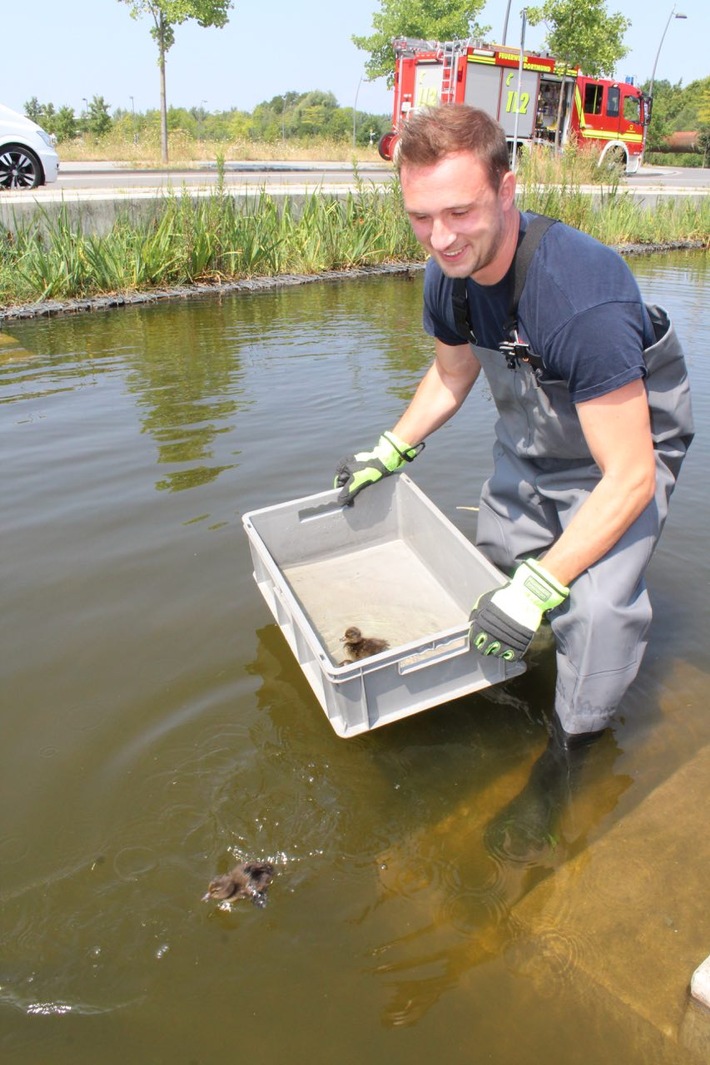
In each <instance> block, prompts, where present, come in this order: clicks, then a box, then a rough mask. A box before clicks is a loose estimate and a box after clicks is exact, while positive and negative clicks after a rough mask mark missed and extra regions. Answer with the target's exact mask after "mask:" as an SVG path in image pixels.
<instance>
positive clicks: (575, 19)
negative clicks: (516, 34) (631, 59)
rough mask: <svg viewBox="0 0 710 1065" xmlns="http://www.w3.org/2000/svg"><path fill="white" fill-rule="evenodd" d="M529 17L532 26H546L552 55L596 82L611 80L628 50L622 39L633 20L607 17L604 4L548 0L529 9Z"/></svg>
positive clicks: (600, 1) (594, 0) (591, 0)
mask: <svg viewBox="0 0 710 1065" xmlns="http://www.w3.org/2000/svg"><path fill="white" fill-rule="evenodd" d="M527 17H528V22H529V23H530V25H531V26H537V25H538V24H539V23H540V22H544V23H545V26H546V27H547V36H546V37H545V46H546V47H547V48H548V49H549V51H550V53H551V54H552V55H554V56H555V57H556V58H557V59H562V60H564V61H565V62H566V63H569V64H570V65H572V66H578V67H581V68H582V71H583V72H584V73H585V74H589V76H590V77H593V78H602V77H611V76H612V75H613V73H614V67H615V66H616V64H617V63H618V62H619V60H620V59H623V58H624V56H625V55H626V54H627V52H628V50H629V49H628V48H627V47H626V46H625V44H624V40H623V38H624V34H625V33H626V31H627V30H628V28H629V26H630V25H631V22H630V20H629V19H627V18H624V16H623V15H621V14H619V12H617V13H616V14H615V15H609V14H607V11H606V5H605V3H604V0H545V3H544V4H543V5H542V6H541V7H529V8H528V9H527Z"/></svg>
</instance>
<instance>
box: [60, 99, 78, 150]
mask: <svg viewBox="0 0 710 1065" xmlns="http://www.w3.org/2000/svg"><path fill="white" fill-rule="evenodd" d="M78 132H79V126H78V124H77V121H76V115H75V114H74V108H73V107H67V106H66V104H65V105H64V106H63V107H60V108H59V110H58V111H57V119H56V122H55V127H54V133H56V135H57V140H58V141H59V143H60V144H61V143H62V142H63V141H71V140H74V138H75V137H76V135H77V134H78Z"/></svg>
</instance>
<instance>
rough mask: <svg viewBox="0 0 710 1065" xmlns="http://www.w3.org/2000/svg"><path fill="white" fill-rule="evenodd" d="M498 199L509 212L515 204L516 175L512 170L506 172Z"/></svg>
mask: <svg viewBox="0 0 710 1065" xmlns="http://www.w3.org/2000/svg"><path fill="white" fill-rule="evenodd" d="M498 197H499V199H500V201H501V204H502V206H503V207H504V208H505V209H506V210H507V209H509V208H510V207H512V206H513V203H514V202H515V174H514V173H513V171H512V170H506V172H505V174H503V177H502V179H501V183H500V188H499V189H498Z"/></svg>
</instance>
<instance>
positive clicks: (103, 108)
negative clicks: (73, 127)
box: [84, 96, 113, 137]
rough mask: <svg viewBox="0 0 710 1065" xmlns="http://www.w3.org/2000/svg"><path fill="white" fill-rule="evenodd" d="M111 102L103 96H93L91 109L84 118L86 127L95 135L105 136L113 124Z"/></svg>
mask: <svg viewBox="0 0 710 1065" xmlns="http://www.w3.org/2000/svg"><path fill="white" fill-rule="evenodd" d="M108 109H109V104H107V103H106V101H105V100H104V98H103V96H92V97H91V103H90V104H89V109H88V111H87V113H86V117H85V119H84V128H85V129H86V130H87V132H89V133H93V135H94V136H95V137H103V136H104V134H106V133H108V131H109V130H110V129H111V126H112V125H113V122H112V121H111V116H110V114H109V113H108Z"/></svg>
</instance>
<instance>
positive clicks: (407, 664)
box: [397, 633, 469, 676]
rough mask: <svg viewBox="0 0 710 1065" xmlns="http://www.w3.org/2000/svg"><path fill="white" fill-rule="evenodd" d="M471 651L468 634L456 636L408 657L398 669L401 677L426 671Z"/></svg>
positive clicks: (399, 664)
mask: <svg viewBox="0 0 710 1065" xmlns="http://www.w3.org/2000/svg"><path fill="white" fill-rule="evenodd" d="M468 651H469V641H468V633H465V634H464V635H463V636H455V637H454V638H453V639H452V640H447V641H446V643H440V644H435V645H434V646H432V647H427V648H425V649H424V650H422V651H417V652H416V653H415V654H413V655H407V657H406V658H402V659H400V661H399V662H398V663H397V669H398V671H399V673H400V675H401V676H404V675H405V674H406V673H415V672H416V671H417V670H418V669H426V668H427V667H428V666H431V665H434V664H436V663H439V662H446V661H447V659H449V658H458V656H459V655H465V654H466V653H467V652H468Z"/></svg>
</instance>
